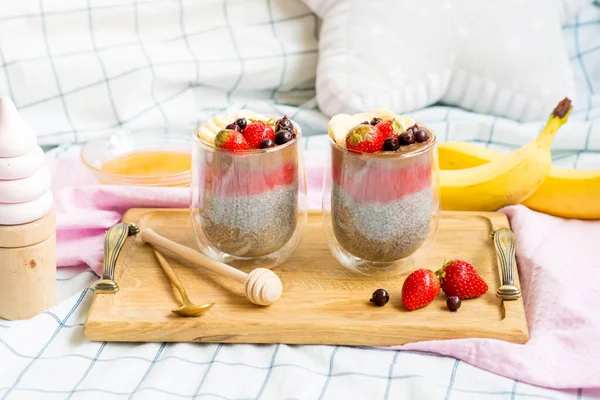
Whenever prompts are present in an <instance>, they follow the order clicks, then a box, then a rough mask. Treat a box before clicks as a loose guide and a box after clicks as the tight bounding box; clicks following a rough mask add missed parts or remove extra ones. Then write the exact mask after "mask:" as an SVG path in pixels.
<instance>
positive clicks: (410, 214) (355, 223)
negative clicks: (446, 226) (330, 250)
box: [331, 184, 433, 262]
mask: <svg viewBox="0 0 600 400" xmlns="http://www.w3.org/2000/svg"><path fill="white" fill-rule="evenodd" d="M432 202H433V194H432V188H431V187H429V188H426V189H424V190H421V191H418V192H415V193H412V194H410V195H407V196H405V197H403V198H401V199H399V200H396V201H391V202H387V203H383V204H382V203H368V202H365V203H362V202H359V201H357V200H355V199H354V198H353V197H352V196H350V195H348V194H347V193H346V192H345V191H344V190H343V189H342V188H341V187H340V186H339V185H337V184H333V188H332V207H331V212H332V222H333V231H334V233H335V236H336V238H337V240H338V242H339V243H340V245H341V246H342V247H343V248H344V249H345V250H346V251H347V252H349V253H350V254H352V255H354V256H356V257H359V258H361V259H363V260H369V261H378V262H390V261H397V260H400V259H402V258H406V257H408V256H410V255H411V254H413V253H414V252H415V251H417V250H418V249H419V247H421V245H422V244H423V243H424V242H425V240H426V239H427V235H428V234H429V229H430V216H431V211H432Z"/></svg>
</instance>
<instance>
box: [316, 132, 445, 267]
mask: <svg viewBox="0 0 600 400" xmlns="http://www.w3.org/2000/svg"><path fill="white" fill-rule="evenodd" d="M419 126H421V127H422V129H425V130H427V132H428V133H429V134H430V137H431V139H430V141H428V142H426V143H424V144H417V145H411V146H415V147H412V149H411V148H410V147H409V148H408V149H407V151H398V152H378V153H360V152H355V151H351V150H348V149H346V148H345V147H342V146H339V145H338V144H337V143H335V141H334V140H333V139H331V138H330V139H329V147H330V150H329V160H328V163H327V170H326V171H325V175H324V183H323V225H324V229H325V233H326V236H327V241H328V246H329V249H330V251H331V253H332V254H333V256H334V257H335V258H336V259H337V260H338V262H339V263H340V264H341V265H342V266H344V267H346V268H347V269H349V270H351V271H353V272H357V273H360V274H365V275H372V276H376V275H381V276H394V275H398V274H403V273H406V272H408V271H410V270H412V269H414V268H415V267H416V266H417V265H419V263H420V262H421V261H424V260H425V257H426V256H427V255H428V253H429V250H430V249H431V247H432V245H433V244H434V242H435V238H436V234H437V227H438V221H439V214H440V189H439V166H438V157H437V145H436V138H435V135H434V134H433V133H432V131H431V130H430V129H428V128H427V127H425V126H423V125H422V124H419Z"/></svg>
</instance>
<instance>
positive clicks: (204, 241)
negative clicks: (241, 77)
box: [190, 115, 308, 268]
mask: <svg viewBox="0 0 600 400" xmlns="http://www.w3.org/2000/svg"><path fill="white" fill-rule="evenodd" d="M267 117H269V118H271V119H273V120H276V119H277V117H274V116H271V115H267ZM205 123H206V122H204V123H203V124H202V125H200V127H199V128H198V130H200V129H201V128H202V127H203V125H204V124H205ZM292 123H294V122H293V121H292ZM294 126H295V128H296V138H295V139H294V140H292V141H289V142H287V143H285V144H283V145H280V146H275V147H271V148H267V149H252V150H244V151H236V152H231V151H228V150H225V149H220V148H216V147H214V146H212V145H209V144H207V143H206V142H204V141H203V140H202V139H200V138H199V137H197V136H196V135H194V139H193V141H194V144H193V155H192V189H191V199H190V212H191V219H192V226H193V230H194V234H195V237H196V242H197V244H198V247H199V248H200V250H201V251H202V252H203V253H204V254H207V255H208V256H210V257H211V258H213V259H216V260H219V261H221V262H224V263H226V264H229V265H232V266H235V267H250V268H252V267H257V266H260V267H262V268H273V267H276V266H277V265H280V264H281V263H283V262H284V261H285V260H287V259H288V257H289V256H290V255H291V254H292V253H293V252H294V250H295V249H296V248H297V246H298V244H299V243H300V240H301V238H302V233H303V230H304V227H305V224H306V222H307V218H308V213H307V207H306V183H305V173H304V159H303V152H302V131H301V129H300V127H299V126H298V125H297V124H295V123H294Z"/></svg>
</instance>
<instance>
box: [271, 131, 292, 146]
mask: <svg viewBox="0 0 600 400" xmlns="http://www.w3.org/2000/svg"><path fill="white" fill-rule="evenodd" d="M293 138H294V135H293V133H292V132H290V131H288V130H285V129H284V130H281V131H279V132H277V133H276V134H275V144H277V145H281V144H284V143H287V142H289V141H290V140H292V139H293Z"/></svg>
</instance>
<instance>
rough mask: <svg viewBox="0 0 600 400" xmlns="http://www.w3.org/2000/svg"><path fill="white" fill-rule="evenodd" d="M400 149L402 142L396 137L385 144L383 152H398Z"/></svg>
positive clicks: (386, 140) (390, 138)
mask: <svg viewBox="0 0 600 400" xmlns="http://www.w3.org/2000/svg"><path fill="white" fill-rule="evenodd" d="M399 148H400V142H398V138H397V137H396V136H390V137H389V138H387V139H385V141H384V142H383V150H385V151H396V150H398V149H399Z"/></svg>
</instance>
